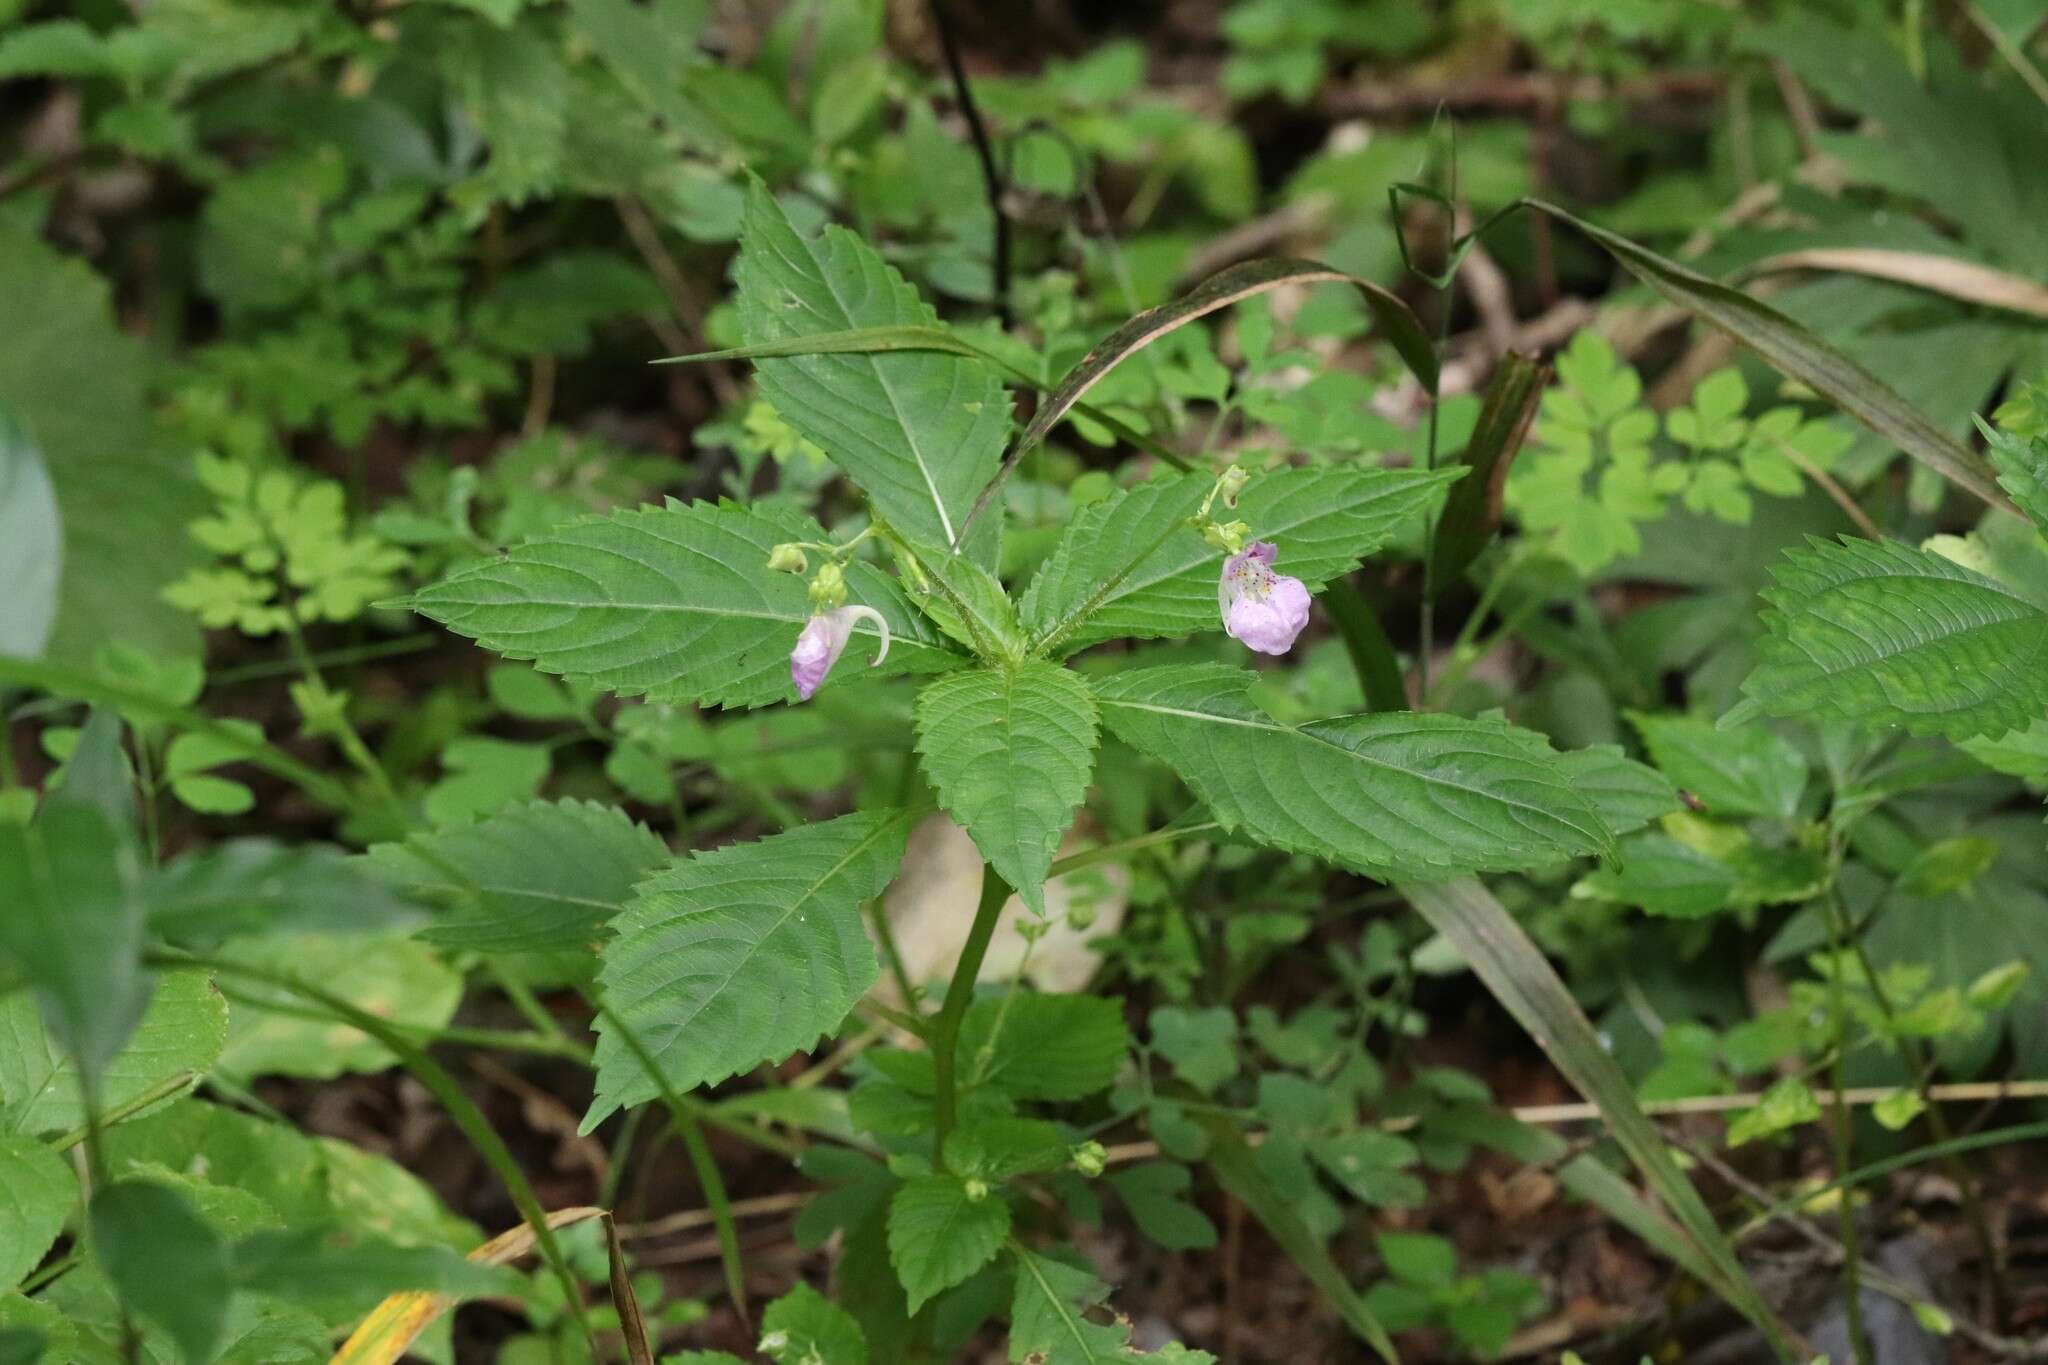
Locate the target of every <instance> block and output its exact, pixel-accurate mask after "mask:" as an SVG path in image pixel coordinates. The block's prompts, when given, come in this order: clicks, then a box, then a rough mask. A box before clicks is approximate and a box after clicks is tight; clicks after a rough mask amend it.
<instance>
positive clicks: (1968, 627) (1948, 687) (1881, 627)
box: [1743, 540, 2048, 739]
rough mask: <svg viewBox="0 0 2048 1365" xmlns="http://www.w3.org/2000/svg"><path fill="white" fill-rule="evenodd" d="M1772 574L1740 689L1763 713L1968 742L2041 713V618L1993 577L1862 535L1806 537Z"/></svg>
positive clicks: (2045, 620) (2047, 695)
mask: <svg viewBox="0 0 2048 1365" xmlns="http://www.w3.org/2000/svg"><path fill="white" fill-rule="evenodd" d="M1771 573H1772V576H1773V577H1774V578H1775V579H1776V580H1777V581H1776V585H1775V586H1774V587H1772V588H1770V589H1769V590H1767V591H1766V592H1765V593H1764V598H1765V600H1766V601H1767V602H1769V603H1770V605H1771V610H1769V611H1767V612H1765V613H1764V623H1765V626H1766V629H1767V631H1768V634H1766V636H1765V637H1764V639H1763V640H1762V641H1761V642H1760V643H1759V645H1758V648H1757V654H1758V662H1757V667H1756V669H1755V671H1754V672H1752V673H1751V674H1750V675H1749V677H1748V679H1746V680H1745V681H1744V683H1743V690H1744V691H1745V692H1747V693H1748V694H1749V695H1750V696H1751V697H1752V698H1754V699H1755V700H1756V702H1757V703H1758V704H1759V705H1761V706H1762V707H1763V709H1764V710H1766V711H1768V712H1770V713H1771V714H1773V715H1798V716H1801V717H1803V718H1813V717H1837V718H1840V719H1843V720H1850V721H1856V722H1858V723H1861V724H1865V725H1878V726H1901V727H1903V728H1905V729H1906V730H1908V731H1911V732H1912V733H1914V734H1938V735H1942V736H1945V737H1947V738H1949V739H1968V738H1971V737H1973V736H1977V735H1992V734H1999V733H2002V732H2004V731H2006V730H2013V729H2018V728H2020V727H2021V726H2024V725H2026V724H2028V723H2029V722H2030V721H2032V720H2034V719H2035V718H2036V717H2038V716H2039V715H2041V713H2042V711H2043V710H2044V708H2048V615H2044V614H2043V613H2042V611H2041V609H2040V608H2039V607H2036V606H2035V605H2034V604H2033V603H2031V602H2029V601H2027V600H2026V599H2025V598H2024V597H2021V596H2020V595H2018V594H2017V593H2015V592H2013V591H2012V590H2011V589H2010V588H2007V587H2006V586H2005V585H2004V584H2002V583H1999V582H1997V581H1996V580H1994V579H1990V578H1986V577H1985V576H1984V575H1982V574H1979V573H1973V572H1972V571H1970V570H1969V569H1965V568H1963V567H1962V566H1961V565H1958V564H1956V563H1953V562H1952V561H1950V560H1948V559H1945V558H1943V557H1942V556H1940V555H1937V554H1933V553H1930V552H1929V551H1926V550H1919V549H1915V548H1913V547H1912V546H1909V545H1900V544H1897V543H1894V542H1872V541H1842V542H1828V541H1821V540H1814V541H1810V542H1809V543H1808V548H1807V549H1804V550H1795V551H1793V552H1791V553H1789V554H1787V555H1786V556H1785V557H1784V558H1783V559H1782V560H1781V561H1779V563H1778V564H1776V565H1775V566H1773V568H1772V570H1771Z"/></svg>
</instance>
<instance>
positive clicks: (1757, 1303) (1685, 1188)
mask: <svg viewBox="0 0 2048 1365" xmlns="http://www.w3.org/2000/svg"><path fill="white" fill-rule="evenodd" d="M1402 894H1403V895H1405V896H1407V898H1408V900H1409V902H1410V903H1411V904H1413V905H1414V906H1415V908H1416V910H1417V911H1418V912H1419V913H1420V914H1421V915H1422V917H1423V918H1424V919H1425V920H1427V921H1428V922H1429V925H1430V927H1431V928H1432V929H1435V930H1436V931H1437V932H1438V933H1440V934H1442V935H1443V936H1444V937H1445V938H1447V939H1449V940H1450V941H1451V943H1452V944H1453V945H1454V946H1455V947H1456V948H1457V949H1458V951H1459V952H1460V953H1461V954H1462V955H1463V956H1464V958H1465V961H1466V962H1467V963H1469V964H1470V965H1471V967H1472V970H1473V971H1474V972H1475V973H1476V974H1477V975H1478V977H1479V979H1480V980H1481V981H1482V982H1484V983H1485V985H1486V988H1487V989H1488V990H1489V991H1491V992H1492V993H1493V996H1494V998H1495V999H1496V1000H1498V1001H1500V1003H1501V1004H1502V1005H1503V1006H1504V1007H1506V1009H1507V1011H1508V1013H1510V1014H1512V1015H1513V1016H1514V1017H1515V1021H1516V1022H1517V1023H1519V1024H1520V1025H1521V1026H1522V1027H1523V1028H1524V1029H1526V1030H1528V1032H1529V1036H1530V1037H1532V1038H1534V1039H1535V1040H1536V1043H1537V1045H1538V1046H1539V1047H1541V1048H1542V1049H1543V1051H1544V1052H1545V1053H1547V1054H1548V1055H1549V1057H1550V1060H1551V1061H1552V1062H1553V1063H1555V1064H1556V1066H1557V1069H1558V1070H1559V1071H1561V1072H1563V1073H1564V1077H1565V1079H1566V1080H1568V1081H1570V1082H1571V1083H1572V1084H1573V1085H1574V1086H1576V1087H1577V1088H1578V1090H1579V1092H1580V1093H1581V1094H1583V1095H1584V1096H1585V1097H1586V1098H1587V1099H1589V1100H1591V1101H1592V1102H1593V1103H1594V1104H1596V1105H1598V1106H1599V1107H1600V1112H1601V1113H1602V1114H1603V1115H1604V1116H1605V1117H1606V1120H1607V1126H1608V1129H1609V1131H1610V1132H1612V1133H1613V1135H1614V1140H1615V1141H1616V1142H1617V1143H1619V1144H1620V1145H1621V1149H1622V1151H1624V1152H1626V1153H1627V1154H1628V1158H1629V1160H1631V1161H1633V1162H1634V1163H1635V1165H1636V1169H1638V1170H1639V1171H1641V1172H1642V1174H1643V1177H1644V1178H1645V1179H1646V1180H1647V1181H1648V1182H1649V1184H1650V1188H1651V1189H1652V1190H1654V1191H1655V1192H1656V1194H1657V1197H1658V1198H1660V1199H1662V1200H1663V1201H1664V1205H1665V1207H1666V1208H1667V1209H1669V1210H1670V1213H1671V1216H1672V1219H1673V1221H1674V1222H1675V1224H1676V1225H1677V1227H1678V1229H1679V1230H1680V1231H1681V1232H1682V1233H1683V1234H1684V1236H1685V1238H1686V1240H1687V1241H1688V1242H1690V1243H1691V1245H1692V1248H1693V1250H1694V1252H1695V1253H1697V1259H1698V1261H1699V1262H1700V1263H1701V1265H1702V1267H1703V1268H1704V1267H1711V1268H1712V1271H1713V1273H1712V1274H1711V1275H1710V1276H1708V1277H1707V1282H1708V1283H1709V1284H1712V1285H1713V1286H1714V1287H1715V1289H1716V1290H1717V1292H1719V1293H1720V1294H1721V1295H1722V1296H1723V1297H1724V1298H1726V1299H1727V1300H1728V1303H1729V1305H1730V1306H1731V1307H1733V1308H1735V1309H1736V1310H1737V1311H1738V1312H1740V1313H1741V1314H1742V1315H1743V1316H1744V1317H1746V1318H1748V1319H1749V1320H1750V1321H1751V1322H1753V1323H1754V1324H1756V1326H1757V1327H1758V1328H1759V1329H1760V1330H1761V1331H1762V1332H1763V1333H1764V1335H1765V1336H1766V1337H1767V1338H1768V1339H1769V1340H1770V1343H1771V1348H1772V1350H1774V1351H1775V1352H1776V1353H1777V1354H1778V1356H1779V1358H1781V1359H1783V1360H1787V1361H1791V1360H1796V1359H1800V1358H1802V1357H1800V1356H1799V1355H1798V1354H1797V1353H1796V1351H1795V1349H1794V1345H1793V1337H1792V1335H1791V1333H1790V1331H1789V1329H1787V1328H1786V1326H1785V1324H1784V1323H1783V1322H1781V1321H1780V1320H1779V1319H1778V1315H1777V1314H1776V1313H1775V1312H1773V1311H1772V1310H1771V1307H1770V1305H1769V1304H1767V1303H1765V1302H1764V1300H1763V1297H1762V1296H1761V1295H1760V1294H1758V1293H1757V1290H1756V1287H1755V1286H1754V1285H1753V1284H1751V1283H1750V1280H1749V1276H1748V1274H1747V1272H1745V1271H1744V1270H1743V1268H1742V1263H1741V1262H1740V1261H1738V1260H1737V1259H1736V1258H1735V1249H1734V1247H1733V1245H1732V1244H1731V1243H1730V1242H1729V1241H1728V1238H1727V1236H1726V1235H1725V1234H1724V1233H1723V1232H1722V1231H1721V1227H1720V1225H1719V1224H1718V1223H1716V1222H1715V1221H1714V1216H1713V1214H1712V1213H1711V1212H1709V1211H1708V1209H1707V1206H1706V1203H1705V1201H1704V1200H1702V1199H1701V1198H1700V1195H1699V1191H1697V1190H1695V1189H1694V1188H1693V1187H1692V1182H1691V1181H1689V1180H1687V1179H1686V1178H1685V1175H1684V1174H1683V1173H1682V1172H1681V1171H1680V1170H1679V1169H1678V1165H1677V1163H1676V1162H1674V1161H1673V1160H1672V1159H1671V1153H1670V1152H1669V1150H1667V1149H1666V1147H1665V1145H1664V1140H1663V1139H1662V1138H1661V1137H1659V1136H1658V1134H1657V1130H1656V1128H1655V1127H1654V1126H1653V1125H1652V1124H1651V1123H1650V1120H1649V1118H1648V1117H1647V1116H1646V1115H1645V1114H1644V1113H1643V1111H1642V1108H1641V1107H1640V1106H1639V1105H1638V1104H1637V1103H1636V1097H1635V1091H1634V1090H1633V1089H1632V1088H1630V1086H1629V1083H1628V1078H1627V1077H1626V1076H1624V1075H1623V1074H1622V1072H1621V1068H1620V1067H1619V1066H1617V1065H1616V1064H1615V1061H1614V1058H1613V1057H1611V1056H1609V1055H1608V1052H1607V1049H1606V1048H1604V1047H1603V1046H1601V1043H1600V1038H1599V1035H1598V1034H1596V1033H1595V1032H1594V1030H1593V1024H1592V1021H1591V1020H1589V1019H1587V1018H1586V1015H1585V1012H1584V1011H1583V1010H1581V1009H1580V1008H1579V1005H1578V1002H1577V1001H1576V1000H1574V999H1573V998H1572V994H1571V991H1570V990H1569V989H1568V988H1567V987H1566V986H1565V984H1564V982H1563V981H1562V980H1560V979H1559V977H1558V975H1557V972H1556V970H1555V969H1554V968H1553V967H1552V966H1551V965H1550V960H1549V959H1548V958H1546V957H1544V956H1543V954H1542V952H1541V951H1540V950H1539V949H1538V948H1537V947H1536V945H1535V943H1534V942H1532V941H1531V940H1530V938H1529V935H1528V934H1527V933H1526V932H1524V931H1523V929H1522V926H1521V925H1519V924H1517V923H1516V922H1515V920H1514V917H1513V916H1511V915H1509V914H1508V912H1507V910H1506V908H1505V907H1503V906H1502V905H1501V903H1500V902H1499V901H1498V900H1495V899H1494V897H1493V893H1492V892H1490V891H1488V890H1487V889H1486V888H1485V887H1484V886H1481V885H1480V884H1479V883H1478V882H1477V881H1475V880H1473V879H1472V878H1469V877H1467V878H1463V879H1461V880H1458V881H1454V882H1447V883H1444V884H1443V885H1440V886H1408V887H1403V888H1402Z"/></svg>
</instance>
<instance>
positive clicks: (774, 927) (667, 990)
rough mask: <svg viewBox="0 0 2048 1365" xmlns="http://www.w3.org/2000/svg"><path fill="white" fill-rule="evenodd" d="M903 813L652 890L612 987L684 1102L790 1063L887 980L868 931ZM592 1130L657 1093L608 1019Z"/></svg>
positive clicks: (897, 859) (610, 998)
mask: <svg viewBox="0 0 2048 1365" xmlns="http://www.w3.org/2000/svg"><path fill="white" fill-rule="evenodd" d="M910 823H911V822H910V817H909V816H908V815H906V814H905V813H904V812H902V811H881V812H874V813H866V814H859V815H846V816H841V817H840V818H839V819H837V820H828V821H825V822H824V823H822V824H816V825H806V826H804V827H802V828H800V829H793V830H790V831H788V832H786V833H783V834H776V835H771V836H770V837H769V838H766V839H762V840H760V841H758V842H756V843H751V844H736V845H733V846H731V847H729V848H722V849H718V850H716V851H714V852H710V853H700V854H697V855H696V856H694V857H691V858H688V859H686V860H684V861H682V862H680V863H677V864H675V865H674V866H672V867H670V868H668V869H666V870H664V871H662V872H658V873H656V874H655V875H654V876H652V877H650V878H648V879H647V880H646V881H644V882H642V883H641V884H640V886H639V887H638V888H637V889H636V890H635V892H634V894H633V899H632V901H631V903H629V904H628V905H627V907H626V909H625V910H624V911H623V912H621V914H620V915H619V917H618V918H617V919H616V920H615V921H614V922H613V928H614V930H616V932H617V937H615V938H613V939H612V940H611V942H609V943H607V944H606V945H605V946H604V949H603V951H602V953H601V955H600V956H601V958H602V965H601V966H600V968H599V972H598V980H599V983H600V985H601V987H602V990H603V995H604V999H605V1003H606V1005H607V1006H608V1007H609V1009H610V1011H611V1012H612V1013H614V1014H616V1015H617V1016H618V1018H619V1019H621V1020H623V1021H624V1023H625V1025H626V1027H628V1028H629V1029H631V1030H632V1031H633V1033H634V1035H635V1036H636V1037H637V1038H638V1039H639V1041H640V1043H641V1044H642V1045H643V1046H644V1047H645V1048H646V1049H647V1051H648V1052H649V1053H650V1054H651V1055H652V1057H653V1059H654V1061H655V1062H656V1063H657V1064H658V1065H659V1066H660V1067H661V1070H662V1074H663V1076H664V1077H665V1078H666V1079H667V1081H668V1083H669V1085H670V1086H671V1087H673V1088H674V1089H676V1090H679V1091H681V1090H689V1089H691V1088H693V1087H695V1086H698V1085H705V1084H708V1083H710V1082H712V1081H719V1080H723V1079H725V1078H726V1077H727V1076H732V1075H737V1074H738V1073H740V1072H742V1071H746V1070H749V1069H750V1068H752V1067H754V1066H757V1065H759V1064H760V1063H762V1062H765V1061H773V1060H780V1059H781V1058H783V1057H786V1056H788V1055H789V1054H790V1053H792V1052H796V1051H798V1050H800V1049H802V1048H806V1047H809V1046H811V1045H812V1044H813V1043H815V1042H817V1040H818V1039H819V1038H820V1037H821V1036H823V1035H825V1034H827V1033H830V1032H832V1031H833V1030H835V1029H837V1028H838V1027H839V1025H840V1022H841V1021H842V1020H844V1019H845V1018H846V1014H847V1011H849V1010H851V1009H852V1008H853V1006H854V1003H855V1002H856V1001H858V1000H859V999H860V997H861V996H862V995H863V994H864V993H865V992H866V991H867V989H868V988H869V987H870V986H872V985H873V984H874V982H875V978H876V976H877V975H878V973H879V970H880V969H879V966H878V964H877V963H876V961H875V950H874V946H873V945H872V944H871V943H870V942H869V941H868V936H867V930H866V927H865V926H864V925H863V923H862V921H861V904H862V902H864V901H866V900H868V899H870V898H872V897H874V896H877V895H880V894H881V892H882V889H883V888H884V887H886V886H887V885H888V884H889V882H890V881H891V880H892V879H893V878H894V877H895V875H896V869H897V866H898V865H899V864H900V863H901V862H902V861H903V845H904V842H905V840H906V839H908V837H909V834H910ZM597 1027H598V1045H597V1098H596V1099H595V1100H593V1101H592V1103H591V1108H590V1113H589V1115H588V1116H586V1117H585V1119H584V1120H583V1129H584V1131H585V1132H588V1131H589V1130H590V1129H591V1128H593V1127H595V1126H596V1125H597V1124H598V1123H599V1122H600V1121H601V1120H602V1119H603V1118H604V1117H605V1116H606V1115H607V1114H610V1113H611V1112H612V1111H613V1110H615V1109H618V1108H619V1107H621V1106H622V1105H628V1104H637V1103H640V1102H642V1101H645V1100H648V1099H652V1098H653V1097H654V1096H655V1094H657V1093H658V1090H657V1087H656V1085H655V1083H654V1081H653V1079H652V1078H650V1077H649V1076H648V1075H647V1074H646V1071H645V1069H644V1067H643V1066H642V1064H641V1061H640V1058H639V1056H638V1054H637V1052H636V1051H635V1050H634V1049H633V1048H631V1047H629V1046H628V1045H627V1044H626V1042H625V1041H624V1040H623V1039H622V1038H620V1037H619V1036H618V1033H617V1031H616V1029H615V1028H614V1027H613V1025H612V1023H611V1020H610V1018H609V1017H608V1016H606V1017H600V1018H599V1020H598V1025H597Z"/></svg>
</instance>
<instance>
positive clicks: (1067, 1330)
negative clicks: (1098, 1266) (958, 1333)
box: [1010, 1243, 1214, 1365]
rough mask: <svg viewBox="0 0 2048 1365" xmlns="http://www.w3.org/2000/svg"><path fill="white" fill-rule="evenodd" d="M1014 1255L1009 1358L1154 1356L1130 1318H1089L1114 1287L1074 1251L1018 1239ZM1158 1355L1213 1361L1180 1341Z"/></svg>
mask: <svg viewBox="0 0 2048 1365" xmlns="http://www.w3.org/2000/svg"><path fill="white" fill-rule="evenodd" d="M1010 1254H1011V1259H1013V1260H1014V1261H1015V1262H1016V1265H1017V1288H1016V1291H1015V1293H1014V1294H1013V1296H1012V1298H1011V1301H1010V1359H1011V1361H1012V1362H1015V1363H1016V1365H1026V1363H1027V1362H1028V1365H1139V1362H1142V1361H1146V1360H1151V1359H1153V1358H1154V1357H1153V1356H1150V1355H1146V1354H1145V1353H1143V1352H1140V1351H1137V1350H1135V1349H1133V1348H1132V1346H1131V1344H1130V1335H1131V1324H1130V1319H1128V1318H1123V1317H1118V1318H1115V1319H1113V1320H1112V1321H1110V1322H1100V1321H1097V1320H1096V1319H1095V1318H1092V1317H1090V1316H1088V1314H1089V1310H1090V1309H1094V1308H1098V1307H1100V1306H1101V1304H1102V1301H1103V1299H1104V1298H1106V1297H1107V1296H1108V1294H1109V1286H1108V1285H1107V1284H1105V1283H1103V1281H1102V1280H1101V1279H1100V1278H1099V1277H1098V1276H1096V1274H1095V1273H1094V1272H1093V1271H1091V1270H1088V1269H1085V1268H1084V1267H1083V1266H1081V1265H1075V1264H1072V1263H1071V1262H1070V1261H1068V1260H1067V1259H1066V1257H1067V1256H1073V1255H1074V1253H1073V1252H1070V1251H1064V1249H1062V1253H1060V1254H1051V1255H1048V1254H1042V1253H1040V1252H1036V1251H1032V1250H1030V1249H1029V1248H1026V1247H1022V1246H1018V1245H1015V1244H1014V1243H1013V1244H1012V1245H1011V1248H1010ZM1075 1259H1079V1258H1078V1257H1076V1258H1075ZM1157 1358H1158V1359H1160V1360H1172V1361H1181V1362H1185V1365H1205V1363H1207V1362H1213V1360H1214V1357H1212V1356H1209V1355H1207V1354H1206V1353H1204V1352H1201V1351H1189V1350H1187V1349H1186V1348H1184V1347H1182V1346H1179V1345H1177V1344H1176V1345H1169V1346H1168V1347H1166V1348H1165V1350H1163V1351H1160V1352H1159V1353H1158V1356H1157Z"/></svg>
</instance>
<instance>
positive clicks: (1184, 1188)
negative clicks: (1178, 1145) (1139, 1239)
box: [1109, 1161, 1216, 1251]
mask: <svg viewBox="0 0 2048 1365" xmlns="http://www.w3.org/2000/svg"><path fill="white" fill-rule="evenodd" d="M1109 1184H1110V1188H1111V1189H1113V1190H1115V1191H1116V1193H1117V1198H1119V1199H1121V1200H1123V1201H1124V1207H1125V1208H1127V1209H1129V1210H1130V1211H1131V1217H1132V1218H1133V1219H1135V1220H1136V1221H1137V1224H1138V1230H1139V1231H1140V1232H1142V1233H1144V1234H1145V1235H1146V1236H1147V1237H1149V1238H1151V1239H1152V1240H1153V1241H1154V1242H1156V1243H1158V1244H1159V1245H1160V1246H1163V1247H1165V1248H1166V1249H1167V1250H1168V1251H1205V1250H1207V1249H1208V1248H1210V1247H1213V1246H1215V1245H1216V1225H1215V1224H1214V1223H1211V1222H1210V1221H1209V1217H1208V1215H1207V1214H1205V1213H1203V1212H1202V1211H1201V1210H1200V1209H1198V1208H1196V1207H1195V1206H1194V1205H1193V1204H1192V1203H1190V1202H1188V1190H1189V1188H1190V1187H1191V1186H1192V1185H1193V1184H1194V1177H1193V1176H1191V1175H1190V1174H1189V1173H1188V1168H1187V1167H1185V1166H1183V1165H1181V1164H1180V1163H1179V1162H1176V1161H1147V1162H1143V1163H1141V1164H1139V1165H1136V1166H1128V1167H1125V1168H1124V1169H1122V1170H1119V1171H1115V1172H1113V1173H1112V1174H1111V1175H1110V1177H1109Z"/></svg>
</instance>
